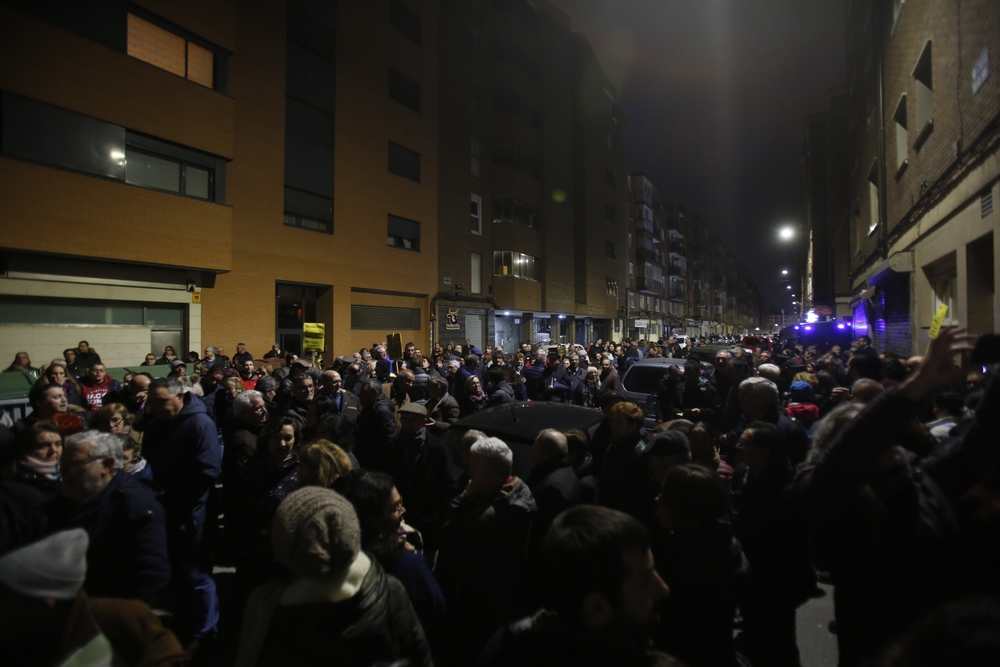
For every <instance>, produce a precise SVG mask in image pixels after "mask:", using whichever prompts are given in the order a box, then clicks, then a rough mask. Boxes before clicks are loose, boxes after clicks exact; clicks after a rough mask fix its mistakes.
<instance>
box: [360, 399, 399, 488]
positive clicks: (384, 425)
mask: <svg viewBox="0 0 1000 667" xmlns="http://www.w3.org/2000/svg"><path fill="white" fill-rule="evenodd" d="M397 433H399V429H398V427H397V426H396V414H395V411H394V410H393V406H392V402H391V401H390V400H389V399H388V398H386V397H385V395H384V394H378V395H377V397H376V399H375V402H374V403H373V404H372V405H371V406H369V407H367V408H362V409H361V414H359V415H358V426H357V428H356V429H355V431H354V454H355V456H357V457H358V461H360V462H361V465H362V466H364V467H365V468H371V469H375V470H382V469H384V467H385V463H384V460H383V459H384V457H385V446H386V444H387V443H388V442H389V441H390V440H392V439H393V438H395V437H396V434H397Z"/></svg>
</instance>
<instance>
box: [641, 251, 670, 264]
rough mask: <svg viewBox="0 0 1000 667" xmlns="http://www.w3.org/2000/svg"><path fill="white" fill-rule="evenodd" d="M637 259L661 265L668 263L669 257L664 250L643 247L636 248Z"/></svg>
mask: <svg viewBox="0 0 1000 667" xmlns="http://www.w3.org/2000/svg"><path fill="white" fill-rule="evenodd" d="M635 260H636V261H637V262H651V263H653V264H658V265H660V266H663V265H665V264H666V263H667V258H666V256H665V255H664V254H663V253H662V252H659V251H657V250H648V249H646V248H642V247H639V248H636V249H635Z"/></svg>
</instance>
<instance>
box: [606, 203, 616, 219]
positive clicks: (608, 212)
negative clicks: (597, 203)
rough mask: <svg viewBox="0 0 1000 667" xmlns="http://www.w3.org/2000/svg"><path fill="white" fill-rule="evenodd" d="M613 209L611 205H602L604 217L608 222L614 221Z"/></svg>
mask: <svg viewBox="0 0 1000 667" xmlns="http://www.w3.org/2000/svg"><path fill="white" fill-rule="evenodd" d="M615 213H616V211H615V207H614V206H613V205H611V204H605V205H604V217H605V218H607V219H608V222H614V221H615Z"/></svg>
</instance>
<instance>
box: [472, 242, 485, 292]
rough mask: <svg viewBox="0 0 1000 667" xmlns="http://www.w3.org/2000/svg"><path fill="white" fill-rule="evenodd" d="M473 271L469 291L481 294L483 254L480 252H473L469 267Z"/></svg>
mask: <svg viewBox="0 0 1000 667" xmlns="http://www.w3.org/2000/svg"><path fill="white" fill-rule="evenodd" d="M469 268H470V269H471V271H472V273H470V274H469V292H471V293H472V294H480V293H482V291H483V285H482V277H483V256H482V255H480V254H479V253H478V252H474V253H472V262H471V266H470V267H469Z"/></svg>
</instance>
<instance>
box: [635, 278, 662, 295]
mask: <svg viewBox="0 0 1000 667" xmlns="http://www.w3.org/2000/svg"><path fill="white" fill-rule="evenodd" d="M635 289H636V290H638V291H639V292H642V293H644V294H659V293H660V292H662V291H663V279H662V278H647V277H646V276H639V277H638V278H636V279H635Z"/></svg>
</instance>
